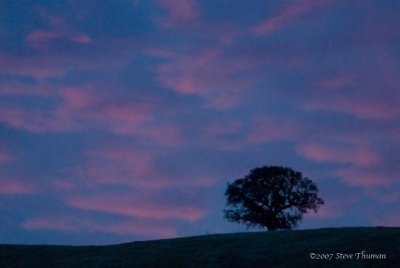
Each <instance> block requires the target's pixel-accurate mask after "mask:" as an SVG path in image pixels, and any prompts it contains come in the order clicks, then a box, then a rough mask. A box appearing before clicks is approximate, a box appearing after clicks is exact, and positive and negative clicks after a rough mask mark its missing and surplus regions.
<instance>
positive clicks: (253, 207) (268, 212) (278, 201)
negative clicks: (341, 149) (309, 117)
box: [224, 166, 324, 231]
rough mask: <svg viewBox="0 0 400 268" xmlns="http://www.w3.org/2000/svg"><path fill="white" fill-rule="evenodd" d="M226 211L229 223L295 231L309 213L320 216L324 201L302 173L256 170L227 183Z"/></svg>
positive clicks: (270, 169)
mask: <svg viewBox="0 0 400 268" xmlns="http://www.w3.org/2000/svg"><path fill="white" fill-rule="evenodd" d="M225 196H226V197H227V206H230V207H231V209H225V210H224V214H225V215H224V216H225V218H226V219H227V220H228V221H231V222H239V223H244V224H246V225H247V226H248V227H255V226H262V227H266V228H267V229H268V230H269V231H274V230H279V229H289V230H291V229H292V228H294V227H296V226H297V224H298V222H299V221H300V220H301V219H302V217H303V214H304V213H306V212H307V211H308V210H313V211H314V212H317V210H318V208H319V207H320V206H321V205H323V204H324V201H323V200H322V199H321V198H319V197H318V188H317V185H316V184H315V183H314V182H313V181H311V180H310V179H308V178H304V177H303V176H302V174H301V173H300V172H297V171H294V170H293V169H291V168H287V167H277V166H264V167H261V168H255V169H253V170H251V171H250V174H249V175H247V176H245V177H244V178H239V179H237V180H235V181H234V182H233V183H232V184H229V183H228V188H227V189H226V192H225Z"/></svg>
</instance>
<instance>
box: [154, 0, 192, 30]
mask: <svg viewBox="0 0 400 268" xmlns="http://www.w3.org/2000/svg"><path fill="white" fill-rule="evenodd" d="M158 2H159V4H160V5H161V6H162V7H163V8H165V9H166V10H167V12H168V17H167V18H166V19H165V20H164V21H163V23H162V26H164V27H167V26H181V25H182V24H183V25H184V24H187V23H193V22H196V21H198V20H199V10H198V6H197V3H196V2H195V1H192V0H182V1H174V0H159V1H158Z"/></svg>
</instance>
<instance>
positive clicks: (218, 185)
mask: <svg viewBox="0 0 400 268" xmlns="http://www.w3.org/2000/svg"><path fill="white" fill-rule="evenodd" d="M399 14H400V2H399V1H389V0H386V1H369V0H365V1H364V0H363V1H361V0H360V1H356V0H355V1H340V0H327V1H317V0H309V1H300V0H298V1H297V0H296V1H239V0H235V1H227V0H226V1H225V0H218V1H212V0H203V1H190V0H180V1H175V0H155V1H140V0H132V1H125V0H121V1H107V0H101V1H91V0H88V1H77V0H71V1H41V0H36V1H29V0H18V1H13V0H2V1H0V243H23V244H69V245H83V244H113V243H122V242H129V241H136V240H150V239H160V238H172V237H183V236H193V235H205V234H214V233H228V232H242V231H248V230H247V229H246V227H245V226H243V225H239V224H235V223H229V222H227V221H226V220H224V219H223V212H222V210H223V209H224V208H225V203H226V199H225V196H224V192H225V189H226V186H227V183H228V182H233V181H234V180H235V179H237V178H241V177H243V176H245V175H247V174H248V173H249V171H250V170H251V169H253V168H256V167H261V166H265V165H278V166H285V167H291V168H293V169H295V170H297V171H300V172H302V173H303V175H304V176H306V177H308V178H310V179H312V180H313V181H314V182H316V184H317V185H318V188H319V194H320V197H321V198H323V199H324V200H325V205H324V206H323V207H321V208H320V210H319V212H318V213H313V212H310V213H308V214H305V216H304V219H303V221H302V222H301V223H300V224H299V227H298V228H299V229H310V228H324V227H342V226H399V225H400V215H399V214H398V213H397V212H398V211H400V86H399V85H400V27H399V25H400V15H399ZM252 230H253V231H254V229H250V230H249V231H252ZM255 230H259V229H255Z"/></svg>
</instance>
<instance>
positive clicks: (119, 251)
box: [0, 227, 400, 268]
mask: <svg viewBox="0 0 400 268" xmlns="http://www.w3.org/2000/svg"><path fill="white" fill-rule="evenodd" d="M313 253H315V255H311V254H313ZM321 254H324V255H321ZM329 254H332V255H329ZM341 254H342V255H341ZM345 254H346V255H345ZM372 254H375V255H372ZM311 257H314V258H315V259H312V258H311ZM317 258H330V260H325V259H317ZM0 267H1V268H3V267H386V268H387V267H400V228H383V227H375V228H327V229H316V230H301V231H278V232H256V233H235V234H215V235H205V236H196V237H186V238H175V239H164V240H155V241H142V242H133V243H126V244H119V245H111V246H33V245H0Z"/></svg>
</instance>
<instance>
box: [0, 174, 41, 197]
mask: <svg viewBox="0 0 400 268" xmlns="http://www.w3.org/2000/svg"><path fill="white" fill-rule="evenodd" d="M35 192H36V190H35V188H34V187H33V185H31V184H29V183H24V182H21V181H18V180H17V179H10V178H3V177H0V195H25V194H33V193H35Z"/></svg>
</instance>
